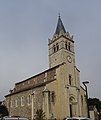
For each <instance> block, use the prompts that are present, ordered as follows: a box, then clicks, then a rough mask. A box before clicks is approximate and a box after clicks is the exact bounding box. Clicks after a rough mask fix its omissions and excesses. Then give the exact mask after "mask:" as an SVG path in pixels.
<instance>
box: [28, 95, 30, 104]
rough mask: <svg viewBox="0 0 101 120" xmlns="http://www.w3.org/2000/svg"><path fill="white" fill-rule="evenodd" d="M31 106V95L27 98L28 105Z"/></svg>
mask: <svg viewBox="0 0 101 120" xmlns="http://www.w3.org/2000/svg"><path fill="white" fill-rule="evenodd" d="M30 104H31V95H29V96H28V105H30Z"/></svg>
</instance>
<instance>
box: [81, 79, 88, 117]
mask: <svg viewBox="0 0 101 120" xmlns="http://www.w3.org/2000/svg"><path fill="white" fill-rule="evenodd" d="M82 83H83V85H84V86H85V90H86V102H87V113H88V118H90V114H89V105H88V91H87V85H86V84H88V83H89V81H84V82H82Z"/></svg>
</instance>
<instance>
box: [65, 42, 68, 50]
mask: <svg viewBox="0 0 101 120" xmlns="http://www.w3.org/2000/svg"><path fill="white" fill-rule="evenodd" d="M65 48H66V50H67V49H68V46H67V41H66V42H65Z"/></svg>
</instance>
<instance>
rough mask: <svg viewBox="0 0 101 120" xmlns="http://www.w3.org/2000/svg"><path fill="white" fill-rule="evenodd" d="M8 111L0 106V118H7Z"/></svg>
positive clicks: (3, 106)
mask: <svg viewBox="0 0 101 120" xmlns="http://www.w3.org/2000/svg"><path fill="white" fill-rule="evenodd" d="M8 115H9V113H8V110H7V108H6V106H5V105H2V104H0V117H3V116H8Z"/></svg>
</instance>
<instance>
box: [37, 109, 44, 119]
mask: <svg viewBox="0 0 101 120" xmlns="http://www.w3.org/2000/svg"><path fill="white" fill-rule="evenodd" d="M44 119H45V112H43V110H42V109H39V110H37V111H36V115H35V120H44Z"/></svg>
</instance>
